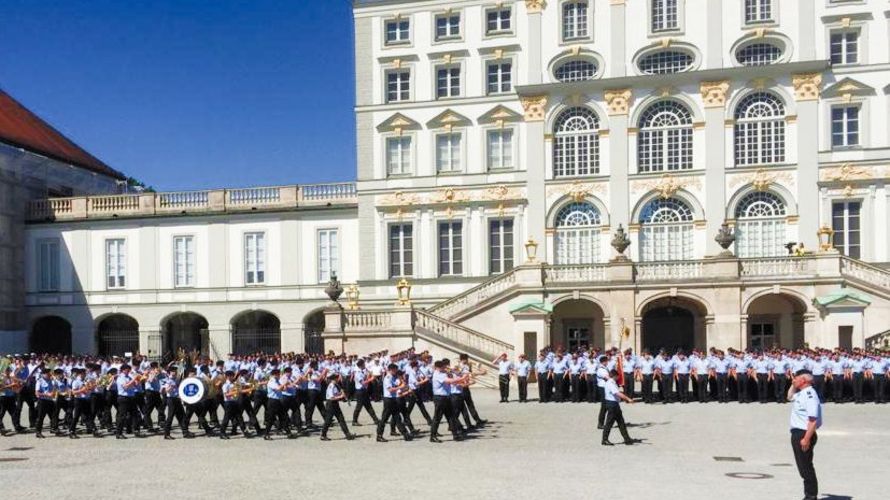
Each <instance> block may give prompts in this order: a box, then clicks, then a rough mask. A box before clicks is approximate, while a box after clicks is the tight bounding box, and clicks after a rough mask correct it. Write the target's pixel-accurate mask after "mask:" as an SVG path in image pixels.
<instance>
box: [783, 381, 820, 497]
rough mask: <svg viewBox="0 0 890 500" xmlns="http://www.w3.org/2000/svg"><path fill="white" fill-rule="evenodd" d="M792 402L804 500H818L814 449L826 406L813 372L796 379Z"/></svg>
mask: <svg viewBox="0 0 890 500" xmlns="http://www.w3.org/2000/svg"><path fill="white" fill-rule="evenodd" d="M788 401H791V420H790V426H791V449H792V450H794V460H795V462H797V471H798V472H799V473H800V477H801V478H803V489H804V500H815V499H816V498H817V497H818V496H819V481H818V479H817V478H816V470H815V468H814V467H813V449H814V448H815V447H816V442H817V441H818V436H817V435H816V430H817V429H819V428H820V427H821V426H822V402H821V401H819V394H817V393H816V390H815V389H814V388H813V375H812V374H811V372H810V371H809V370H801V371H799V372H797V373H796V374H795V375H794V379H793V380H792V383H791V388H790V389H789V390H788Z"/></svg>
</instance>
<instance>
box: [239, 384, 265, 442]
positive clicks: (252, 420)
mask: <svg viewBox="0 0 890 500" xmlns="http://www.w3.org/2000/svg"><path fill="white" fill-rule="evenodd" d="M238 408H239V411H241V413H242V417H241V418H242V419H243V418H244V416H243V414H244V413H246V414H247V422H248V423H249V424H250V426H251V427H253V430H255V431H256V432H257V433H259V432H260V430H261V429H260V422H259V421H258V420H257V418H256V413H254V412H253V405H251V404H250V398H249V397H248V396H247V394H242V395H241V397H239V398H238Z"/></svg>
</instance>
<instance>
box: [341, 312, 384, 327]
mask: <svg viewBox="0 0 890 500" xmlns="http://www.w3.org/2000/svg"><path fill="white" fill-rule="evenodd" d="M343 318H344V325H343V326H344V328H345V331H347V332H354V331H362V332H365V331H385V330H388V329H389V328H390V326H392V311H350V312H348V313H347V314H345V315H344V316H343Z"/></svg>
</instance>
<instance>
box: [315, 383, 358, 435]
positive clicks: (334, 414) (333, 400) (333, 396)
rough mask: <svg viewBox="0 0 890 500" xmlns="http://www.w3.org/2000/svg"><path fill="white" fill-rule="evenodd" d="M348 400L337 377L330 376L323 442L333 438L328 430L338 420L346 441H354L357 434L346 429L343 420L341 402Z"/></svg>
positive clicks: (344, 420) (322, 428)
mask: <svg viewBox="0 0 890 500" xmlns="http://www.w3.org/2000/svg"><path fill="white" fill-rule="evenodd" d="M345 399H346V395H345V394H344V393H343V392H342V391H341V390H340V385H339V384H338V382H337V376H336V375H329V376H328V387H327V389H326V390H325V412H324V425H322V427H321V440H322V441H330V440H331V438H329V437H328V429H330V428H331V423H332V422H333V420H334V419H335V418H336V419H337V423H338V424H339V425H340V429H341V430H342V431H343V435H345V436H346V439H348V440H350V441H351V440H353V439H355V434H352V433H351V432H349V428H348V427H346V419H345V418H343V412H342V411H341V410H340V401H343V400H345Z"/></svg>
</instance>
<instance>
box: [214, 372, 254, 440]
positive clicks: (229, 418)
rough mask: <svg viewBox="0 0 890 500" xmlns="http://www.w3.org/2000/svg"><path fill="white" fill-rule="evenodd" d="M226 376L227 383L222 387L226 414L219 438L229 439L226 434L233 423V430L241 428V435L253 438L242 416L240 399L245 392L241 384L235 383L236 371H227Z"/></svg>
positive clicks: (224, 414)
mask: <svg viewBox="0 0 890 500" xmlns="http://www.w3.org/2000/svg"><path fill="white" fill-rule="evenodd" d="M225 376H226V381H225V382H223V384H222V387H221V389H222V390H221V392H222V398H223V412H224V413H223V419H222V424H220V427H219V437H220V439H229V436H228V434H226V429H227V428H228V427H229V422H232V427H233V430H234V428H235V427H239V428H240V429H241V433H242V434H244V437H246V438H251V437H253V435H252V434H250V433H249V432H247V426H246V425H245V424H244V419H243V418H242V416H241V409H240V407H239V403H238V398H239V397H240V395H241V393H242V392H243V389H242V388H241V385H240V384H237V383H236V382H235V372H234V371H232V370H226V373H225Z"/></svg>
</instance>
